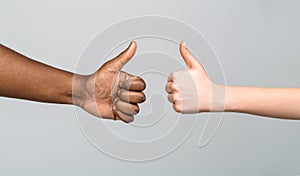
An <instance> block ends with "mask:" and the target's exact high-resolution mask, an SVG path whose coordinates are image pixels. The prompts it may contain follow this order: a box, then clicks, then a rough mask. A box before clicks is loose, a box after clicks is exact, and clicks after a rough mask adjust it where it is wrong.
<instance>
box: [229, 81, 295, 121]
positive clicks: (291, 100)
mask: <svg viewBox="0 0 300 176" xmlns="http://www.w3.org/2000/svg"><path fill="white" fill-rule="evenodd" d="M225 111H228V112H241V113H248V114H255V115H260V116H268V117H275V118H283V119H299V120H300V89H296V88H259V87H231V86H227V87H226V101H225Z"/></svg>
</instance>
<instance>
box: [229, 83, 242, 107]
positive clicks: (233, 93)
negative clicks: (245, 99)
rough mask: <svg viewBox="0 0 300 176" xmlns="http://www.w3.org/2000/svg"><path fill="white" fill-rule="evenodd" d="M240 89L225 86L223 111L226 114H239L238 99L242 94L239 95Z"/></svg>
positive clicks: (239, 103) (239, 104)
mask: <svg viewBox="0 0 300 176" xmlns="http://www.w3.org/2000/svg"><path fill="white" fill-rule="evenodd" d="M240 89H241V87H234V86H226V88H225V90H226V91H225V93H226V94H225V111H226V112H239V111H240V109H241V107H240V106H242V105H241V102H240V99H242V94H241V93H240V91H241V90H240Z"/></svg>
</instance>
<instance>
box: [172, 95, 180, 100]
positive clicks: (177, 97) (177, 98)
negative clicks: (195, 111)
mask: <svg viewBox="0 0 300 176" xmlns="http://www.w3.org/2000/svg"><path fill="white" fill-rule="evenodd" d="M173 100H174V101H180V96H179V93H174V94H173Z"/></svg>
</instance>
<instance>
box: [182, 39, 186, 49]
mask: <svg viewBox="0 0 300 176" xmlns="http://www.w3.org/2000/svg"><path fill="white" fill-rule="evenodd" d="M181 45H182V46H184V47H185V48H186V43H185V41H184V40H182V41H181Z"/></svg>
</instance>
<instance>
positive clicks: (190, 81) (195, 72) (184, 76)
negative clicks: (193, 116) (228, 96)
mask: <svg viewBox="0 0 300 176" xmlns="http://www.w3.org/2000/svg"><path fill="white" fill-rule="evenodd" d="M180 54H181V56H182V58H183V60H184V61H185V63H186V66H187V69H186V70H179V71H175V72H173V73H171V74H170V75H169V77H168V82H167V84H166V91H167V93H168V100H169V101H170V102H171V103H173V109H174V110H175V111H176V112H180V113H198V112H208V111H220V110H221V109H219V107H216V106H212V102H213V87H215V84H214V83H213V82H212V81H211V80H210V78H209V77H208V75H207V73H206V71H205V69H204V67H203V66H202V64H201V63H200V62H199V61H198V60H197V59H196V58H195V57H194V56H193V55H192V54H191V53H190V52H189V50H188V49H187V48H186V46H185V43H184V42H181V43H180Z"/></svg>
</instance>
